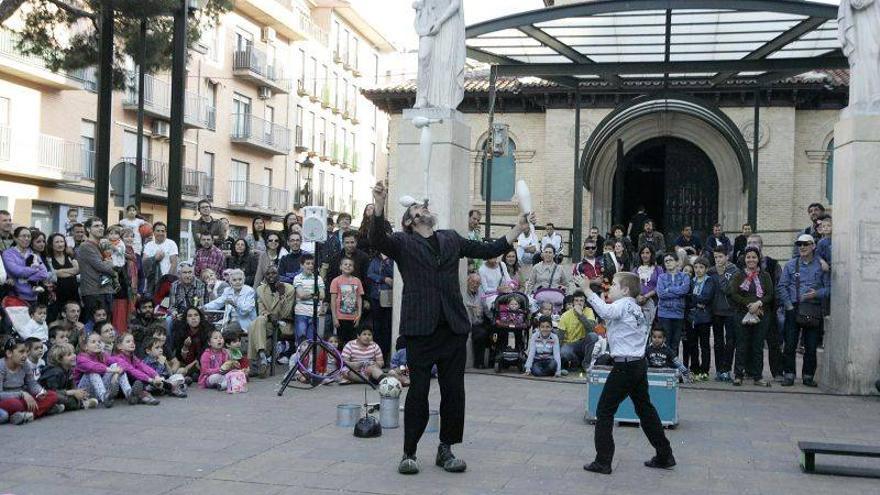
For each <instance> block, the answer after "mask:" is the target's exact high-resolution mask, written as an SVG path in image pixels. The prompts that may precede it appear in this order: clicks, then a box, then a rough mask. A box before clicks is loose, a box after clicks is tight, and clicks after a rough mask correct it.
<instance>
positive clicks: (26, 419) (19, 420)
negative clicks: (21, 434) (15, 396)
mask: <svg viewBox="0 0 880 495" xmlns="http://www.w3.org/2000/svg"><path fill="white" fill-rule="evenodd" d="M33 420H34V413H32V412H24V411H19V412H17V413H14V414H13V415H12V416H10V417H9V422H10V423H12V424H14V425H16V426H18V425H23V424H25V423H30V422H31V421H33Z"/></svg>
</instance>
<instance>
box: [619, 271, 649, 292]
mask: <svg viewBox="0 0 880 495" xmlns="http://www.w3.org/2000/svg"><path fill="white" fill-rule="evenodd" d="M614 279H615V280H617V285H619V286H620V287H621V288H622V289H626V291H627V295H628V296H629V297H636V296H637V295H639V294H641V292H642V285H641V282H640V281H639V276H638V275H636V274H635V273H630V272H617V273H615V274H614Z"/></svg>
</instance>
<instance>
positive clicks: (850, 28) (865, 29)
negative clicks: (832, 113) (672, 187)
mask: <svg viewBox="0 0 880 495" xmlns="http://www.w3.org/2000/svg"><path fill="white" fill-rule="evenodd" d="M837 25H838V37H839V39H840V44H841V46H842V47H843V53H844V55H846V56H847V58H849V66H850V76H849V108H848V110H847V111H848V112H851V113H855V114H862V115H880V0H841V2H840V10H839V11H838V14H837Z"/></svg>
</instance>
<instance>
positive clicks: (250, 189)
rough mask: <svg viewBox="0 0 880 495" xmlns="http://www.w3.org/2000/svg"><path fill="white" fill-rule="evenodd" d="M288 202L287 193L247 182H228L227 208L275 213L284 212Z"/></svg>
mask: <svg viewBox="0 0 880 495" xmlns="http://www.w3.org/2000/svg"><path fill="white" fill-rule="evenodd" d="M288 201H289V193H288V192H287V191H285V190H282V189H278V188H275V187H271V186H264V185H263V184H255V183H253V182H247V181H240V180H233V181H229V206H233V207H246V208H253V209H259V210H262V211H266V212H277V211H284V210H286V209H287V208H288V206H289V205H288Z"/></svg>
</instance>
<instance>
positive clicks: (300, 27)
mask: <svg viewBox="0 0 880 495" xmlns="http://www.w3.org/2000/svg"><path fill="white" fill-rule="evenodd" d="M235 8H236V10H240V11H242V12H243V13H245V14H247V15H248V16H249V17H252V18H254V19H259V20H260V22H261V23H265V24H266V25H268V26H269V27H271V28H272V29H274V30H275V31H277V32H278V33H279V34H282V35H284V37H285V38H288V39H290V40H291V41H303V40H308V39H311V40H314V41H317V42H318V43H321V44H322V45H324V46H327V43H328V40H329V36H328V35H327V32H326V31H324V30H323V29H321V28H320V27H318V26H316V25H315V24H314V23H313V22H312V18H311V16H310V15H309V13H308V12H305V11H303V10H302V8H301V7H299V6H298V5H297V4H296V2H294V1H293V0H237V1H236V2H235Z"/></svg>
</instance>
